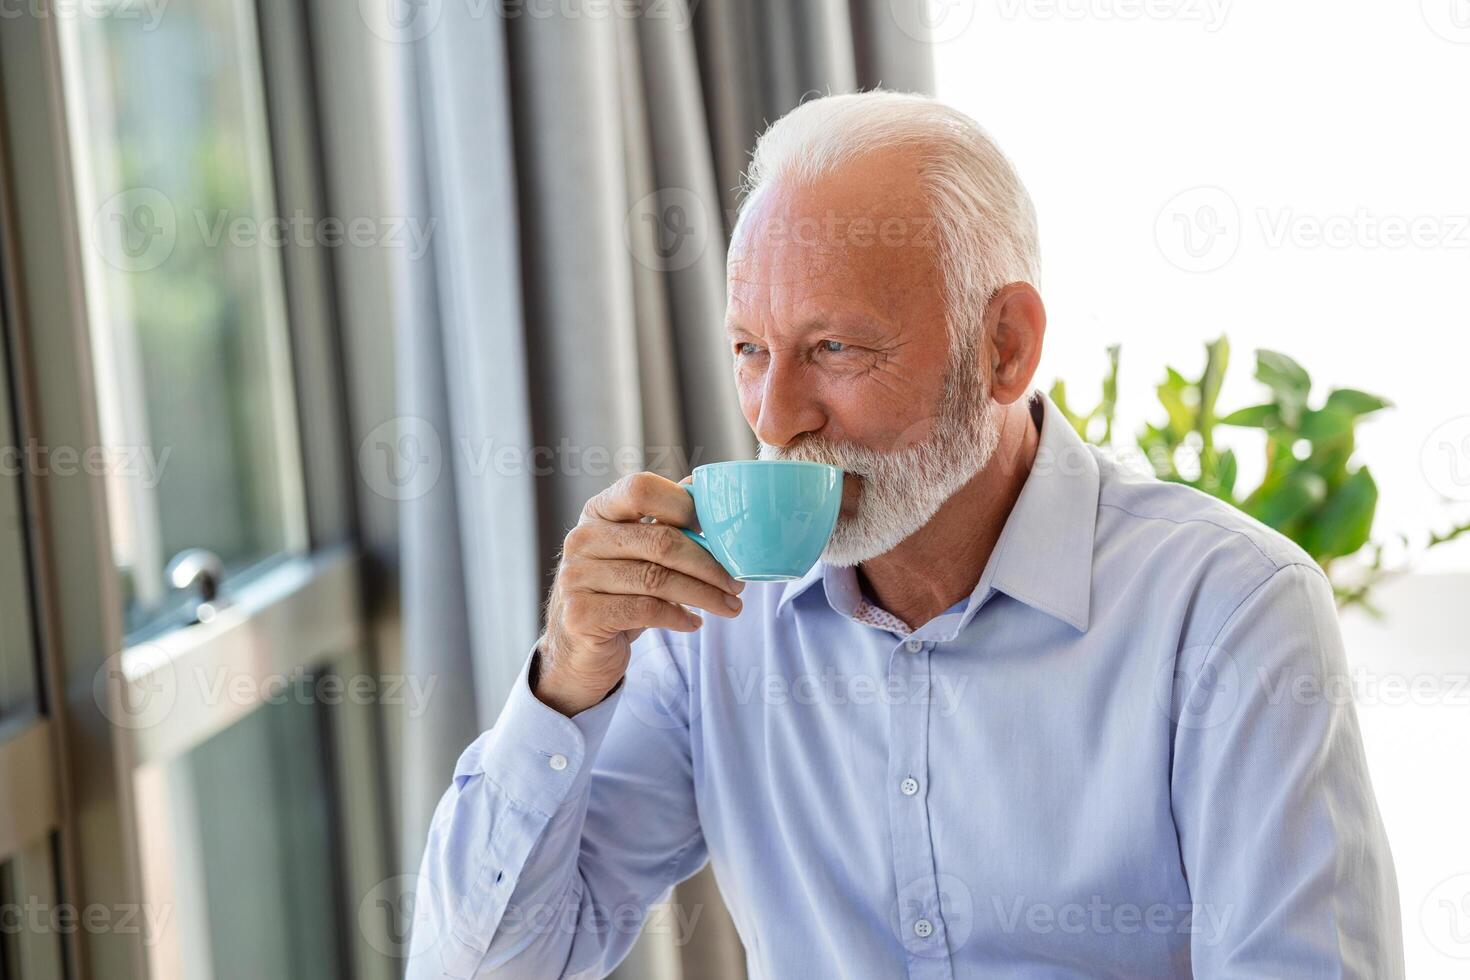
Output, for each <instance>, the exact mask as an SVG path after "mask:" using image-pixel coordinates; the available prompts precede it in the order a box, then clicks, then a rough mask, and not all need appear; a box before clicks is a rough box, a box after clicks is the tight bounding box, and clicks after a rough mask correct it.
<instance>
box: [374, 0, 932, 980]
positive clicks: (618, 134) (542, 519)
mask: <svg viewBox="0 0 1470 980" xmlns="http://www.w3.org/2000/svg"><path fill="white" fill-rule="evenodd" d="M909 2H911V0H892V2H889V0H811V2H804V3H788V2H781V0H746V2H741V0H699V2H697V3H695V4H694V9H693V11H691V10H690V8H689V6H688V4H687V3H686V2H685V0H673V2H663V0H660V2H658V3H649V4H648V5H647V7H646V9H645V10H644V12H643V14H642V16H638V17H628V16H623V15H620V14H619V13H618V11H620V10H625V9H626V8H625V7H623V6H622V5H619V4H611V5H610V4H606V3H597V2H589V3H586V4H584V3H582V2H579V0H562V2H561V3H560V4H558V7H557V11H556V12H555V13H554V14H551V15H546V14H545V12H544V11H543V12H542V14H540V15H531V14H530V13H529V11H530V8H529V7H527V8H525V10H524V11H523V13H522V15H520V16H509V15H507V16H504V17H496V16H484V11H483V10H480V9H478V8H477V7H476V5H473V4H444V5H443V6H442V8H440V14H439V20H438V23H437V25H436V27H435V29H433V30H431V31H429V32H428V33H427V34H426V35H425V36H424V37H423V38H422V39H421V40H418V41H417V42H415V43H414V44H413V45H412V61H413V64H414V66H415V69H414V72H413V75H412V78H411V79H410V81H411V82H412V83H413V84H415V85H416V86H417V88H418V90H419V91H418V107H419V115H420V116H421V119H422V127H421V132H417V133H415V132H414V129H413V127H411V126H410V127H406V128H405V133H406V134H408V136H409V138H410V139H413V138H415V137H416V138H418V139H419V144H420V145H421V147H422V152H421V154H420V156H419V158H418V160H419V165H420V167H421V168H422V169H421V177H422V184H423V186H422V199H423V200H424V201H425V202H426V207H427V210H428V212H429V217H430V218H431V220H433V221H435V222H436V224H435V229H436V230H435V234H434V237H433V251H432V262H430V263H417V264H415V265H414V266H413V267H412V268H411V269H410V270H409V273H408V274H409V275H411V276H417V277H418V279H419V282H418V284H417V288H418V289H419V290H420V291H422V292H424V293H426V294H427V295H425V296H423V297H422V301H421V302H419V303H417V304H416V311H417V315H416V316H413V317H405V319H404V323H403V325H402V327H401V330H402V334H401V336H400V338H399V344H398V351H399V383H400V388H401V391H400V395H399V397H400V400H401V406H402V416H403V417H402V418H401V419H400V420H399V421H400V423H401V425H400V428H404V427H406V429H407V430H409V431H412V432H415V433H418V434H420V435H422V434H423V433H424V432H427V433H430V434H432V435H433V436H434V437H436V438H437V439H438V440H439V446H440V450H439V451H440V454H441V457H442V460H443V463H444V466H443V472H442V474H441V475H440V477H439V478H438V479H437V480H436V481H435V482H434V483H433V485H432V487H430V488H429V489H428V490H426V491H423V492H419V493H417V494H416V495H414V496H412V497H411V498H409V499H405V500H403V501H401V503H400V507H401V508H402V533H403V535H404V540H403V542H402V550H401V554H402V561H403V564H402V568H401V578H402V582H401V595H402V601H403V606H404V609H403V624H404V625H403V629H404V661H405V667H406V670H407V671H409V672H411V673H412V674H414V675H417V676H418V677H420V678H421V679H423V680H424V681H425V682H428V681H429V680H435V681H436V684H437V686H436V688H435V691H436V695H435V698H434V702H433V711H432V712H427V713H425V714H424V715H422V716H420V717H416V718H408V719H404V722H403V724H404V762H403V767H404V778H403V780H402V785H403V800H402V806H403V833H402V854H401V860H402V863H403V865H404V866H405V867H406V868H409V869H411V868H413V867H415V866H416V864H417V859H418V856H419V854H420V853H421V848H422V844H423V837H424V834H425V832H426V830H427V826H428V822H429V819H430V817H431V815H432V812H433V808H434V806H435V804H436V803H437V801H438V798H439V796H440V794H441V793H442V792H443V789H444V787H445V786H446V785H447V784H448V780H449V776H450V773H451V771H452V767H453V764H454V761H455V759H456V758H457V757H458V754H459V753H460V751H462V749H463V748H464V746H465V745H467V744H468V743H469V741H471V740H472V739H473V738H474V737H475V736H476V735H477V734H478V733H479V732H480V731H481V730H483V729H484V728H485V727H488V726H489V725H491V724H493V722H494V720H495V717H496V715H497V713H498V709H499V706H500V704H501V702H502V701H503V699H504V697H505V694H506V692H507V691H508V689H509V685H510V683H511V682H512V681H513V679H514V677H515V673H516V669H517V668H518V667H519V665H520V662H521V659H522V658H523V657H524V656H525V654H526V652H527V651H528V650H529V648H530V645H531V643H532V642H533V641H534V639H535V637H536V635H537V633H538V632H539V629H540V623H539V609H540V603H541V600H542V599H543V597H544V593H545V590H546V588H547V586H548V585H549V582H550V574H551V572H552V570H553V568H554V560H555V557H556V553H557V550H558V549H559V547H560V545H561V542H562V539H563V537H564V536H565V533H566V531H567V530H568V529H569V528H570V527H571V526H572V525H573V524H574V523H575V522H576V519H577V517H578V515H579V513H580V511H581V508H582V505H583V504H584V503H585V501H586V500H587V498H588V497H590V496H592V495H593V494H594V493H596V492H598V491H599V490H601V489H602V488H603V487H605V486H607V485H608V484H609V483H611V482H613V480H615V479H616V478H617V477H618V476H619V475H621V474H622V473H623V472H626V471H628V469H629V468H630V464H635V465H632V466H631V468H635V469H636V468H649V469H654V470H657V471H659V472H662V473H663V474H664V475H666V476H669V477H671V478H678V477H681V476H683V475H684V474H685V473H687V472H688V470H689V469H690V468H692V467H693V466H695V465H698V464H699V463H701V462H709V461H713V460H718V459H727V458H749V457H750V456H752V455H753V453H754V449H755V441H754V437H753V436H752V434H751V433H750V431H749V429H748V427H747V426H746V425H745V423H744V420H743V418H742V417H741V414H740V411H739V407H738V404H737V402H736V399H735V393H734V389H733V386H732V384H731V382H730V374H729V358H728V355H727V354H726V352H725V349H724V336H723V319H724V305H725V283H724V262H725V246H726V241H727V237H728V234H729V230H730V227H731V223H732V220H733V216H734V209H735V207H736V205H737V203H738V199H737V190H738V186H739V182H740V175H741V173H742V171H743V170H744V168H745V166H746V164H747V162H748V159H749V156H748V155H749V152H750V150H751V148H752V147H753V145H754V142H755V138H756V136H757V135H758V134H759V132H760V131H761V129H763V128H764V126H765V125H766V124H767V123H768V122H770V121H773V120H774V119H776V118H777V117H779V116H780V115H781V114H783V113H785V112H786V111H788V110H789V109H791V108H792V107H794V106H795V105H797V104H798V103H799V102H800V101H801V100H802V99H803V98H806V97H811V96H813V95H816V94H825V93H828V92H844V91H851V90H853V89H855V88H857V87H858V86H860V85H862V86H870V85H873V84H876V83H877V82H878V81H880V80H881V81H883V82H885V83H887V84H888V86H889V87H895V88H904V89H909V90H924V89H927V88H928V87H929V84H930V79H931V77H932V68H931V67H930V65H929V53H928V51H927V49H926V48H925V47H924V46H923V45H922V44H921V43H919V42H916V41H913V40H912V39H911V38H907V36H906V35H903V33H902V31H901V30H900V28H899V26H898V20H899V19H900V18H896V17H895V16H894V14H893V8H894V5H895V4H900V3H909ZM912 2H913V3H915V4H918V3H921V2H922V0H912ZM506 9H507V10H511V9H515V8H511V7H507V8H506ZM410 111H411V110H410ZM507 462H509V465H507ZM673 900H674V901H679V902H682V903H683V904H685V905H686V906H688V907H689V908H690V909H698V910H699V913H700V914H699V915H698V917H697V919H696V920H695V921H696V922H697V923H698V925H697V927H696V929H695V930H694V933H693V935H692V936H691V937H680V938H682V939H684V940H686V941H685V942H684V943H683V944H681V945H676V943H675V937H671V936H667V935H665V936H652V935H648V936H645V937H643V939H641V940H640V942H639V944H638V946H637V947H635V950H634V952H633V953H632V954H631V955H630V958H629V960H628V961H627V962H626V963H625V964H624V966H623V967H622V968H621V969H620V970H619V973H618V976H621V977H630V978H632V977H636V978H638V980H695V978H697V980H723V978H734V977H739V976H743V975H744V959H743V953H742V950H741V946H740V942H739V939H738V937H737V935H736V934H735V931H734V927H733V924H732V923H731V921H730V919H729V917H728V915H727V914H726V913H725V912H724V909H723V906H722V905H721V903H720V899H719V894H718V890H717V888H716V886H715V884H714V881H713V876H712V875H711V874H710V872H709V870H708V869H706V870H705V871H704V872H701V873H700V874H699V875H697V876H695V878H692V879H690V881H688V882H686V883H684V884H683V885H681V886H679V888H678V889H676V891H675V894H674V897H673ZM666 921H678V920H666ZM686 921H687V918H686Z"/></svg>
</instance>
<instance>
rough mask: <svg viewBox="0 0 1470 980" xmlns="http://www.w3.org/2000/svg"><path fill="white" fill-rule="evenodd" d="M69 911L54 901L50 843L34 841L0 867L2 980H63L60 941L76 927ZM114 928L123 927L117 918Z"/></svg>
mask: <svg viewBox="0 0 1470 980" xmlns="http://www.w3.org/2000/svg"><path fill="white" fill-rule="evenodd" d="M73 911H74V907H73V906H71V905H68V904H66V903H63V902H60V901H58V900H57V891H56V842H55V840H54V839H49V838H43V839H41V840H38V841H36V842H34V843H33V844H31V845H29V846H27V847H25V848H23V849H22V850H21V852H20V853H18V854H15V855H12V856H11V858H10V859H9V860H8V861H4V862H0V980H62V978H63V977H65V976H66V973H65V965H64V964H65V957H64V953H63V940H62V937H63V935H64V934H65V932H66V930H67V929H69V928H73V927H74V925H73V924H74V920H73V918H72V915H73ZM93 921H94V924H99V925H100V926H101V927H107V926H109V925H113V924H114V923H113V920H112V919H108V920H106V921H105V922H102V923H97V920H96V919H94V920H93ZM116 926H117V927H118V928H123V927H125V924H124V923H123V922H122V919H121V916H119V917H118V920H117V922H116Z"/></svg>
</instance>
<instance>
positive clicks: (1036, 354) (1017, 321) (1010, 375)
mask: <svg viewBox="0 0 1470 980" xmlns="http://www.w3.org/2000/svg"><path fill="white" fill-rule="evenodd" d="M1045 337H1046V306H1045V305H1044V304H1043V303H1042V302H1041V294H1040V293H1038V292H1037V291H1036V287H1034V286H1032V285H1031V284H1030V283H1028V282H1013V283H1010V284H1009V285H1005V286H1002V287H1000V288H999V289H997V290H996V291H995V295H993V296H991V297H990V302H989V303H988V304H986V307H985V353H986V356H988V357H989V358H990V364H989V365H988V367H989V369H990V371H989V376H990V397H991V398H993V399H995V400H996V401H997V402H1000V403H1001V404H1002V405H1009V404H1011V403H1012V402H1014V401H1016V400H1017V399H1019V398H1022V397H1024V396H1025V395H1027V394H1028V393H1029V392H1030V391H1031V380H1032V378H1033V377H1035V375H1036V365H1037V364H1038V363H1040V361H1041V342H1042V340H1043V339H1044V338H1045Z"/></svg>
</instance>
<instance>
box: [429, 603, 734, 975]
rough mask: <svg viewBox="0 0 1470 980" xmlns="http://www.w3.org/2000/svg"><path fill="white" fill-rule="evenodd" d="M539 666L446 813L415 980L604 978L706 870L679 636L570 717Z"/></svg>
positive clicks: (645, 642)
mask: <svg viewBox="0 0 1470 980" xmlns="http://www.w3.org/2000/svg"><path fill="white" fill-rule="evenodd" d="M535 656H536V654H535V653H534V652H533V653H532V656H531V658H530V659H528V661H527V664H526V666H525V667H523V668H522V670H521V673H520V676H519V677H518V679H517V681H516V684H515V687H514V689H513V690H512V692H511V694H510V697H509V698H508V699H507V701H506V704H505V706H504V708H503V709H502V711H501V714H500V718H499V720H497V722H496V723H495V727H494V728H492V729H490V730H489V731H488V732H486V733H484V734H483V735H481V736H480V737H479V738H478V739H477V740H476V741H475V742H474V743H473V744H471V745H470V747H469V748H468V749H467V750H466V751H465V752H464V754H463V756H461V758H460V760H459V763H458V765H457V766H456V767H455V772H454V778H453V782H452V783H451V785H450V787H449V789H448V791H447V792H446V793H445V794H444V797H443V798H442V799H441V800H440V802H439V805H438V808H437V809H436V810H435V813H434V818H433V821H432V823H431V825H430V830H429V837H428V841H427V844H426V846H425V853H424V858H423V863H422V866H421V870H420V874H419V878H418V881H417V883H416V892H415V907H414V914H413V930H414V931H413V939H412V945H411V947H410V951H409V964H408V969H407V972H406V976H407V978H408V980H421V978H428V977H456V978H468V977H528V978H531V977H534V978H536V980H545V978H549V977H594V976H596V977H600V976H605V975H606V974H608V973H610V972H611V971H612V969H613V968H614V967H615V966H616V965H617V964H618V962H619V961H621V960H622V958H623V957H624V956H625V955H627V952H628V950H629V949H630V948H631V947H632V945H633V942H634V940H636V939H637V937H638V934H639V931H640V929H641V927H642V923H643V920H644V918H645V916H646V914H647V910H648V907H649V906H650V905H651V904H653V903H654V902H656V901H658V900H659V898H660V897H661V896H662V894H663V893H665V892H667V891H668V889H669V888H671V887H672V886H673V885H674V884H676V883H677V882H679V881H682V880H683V879H685V878H687V877H689V876H690V875H692V874H693V873H694V872H696V871H698V870H699V868H700V867H702V866H703V865H704V863H705V861H706V860H707V852H706V849H705V845H704V838H703V835H702V834H701V833H700V830H699V822H698V816H697V813H696V811H695V805H694V789H693V772H692V764H691V760H690V751H689V724H688V721H689V711H688V705H689V693H688V686H687V684H686V683H685V682H684V679H685V677H686V676H687V675H686V674H685V669H686V667H685V665H683V664H680V663H678V662H676V660H675V657H674V654H673V653H672V652H671V649H670V646H669V642H668V639H667V638H666V637H664V636H663V634H662V632H661V631H657V630H648V631H645V632H644V633H643V635H642V636H640V637H639V639H638V641H637V642H636V643H635V644H634V648H633V655H632V657H631V658H630V663H629V670H628V674H627V675H626V676H625V678H624V680H623V683H622V684H621V685H620V686H619V687H618V688H617V689H616V690H615V691H614V692H613V693H612V694H610V695H609V696H608V697H607V698H606V699H604V700H603V701H602V702H601V703H599V704H597V705H594V706H593V707H591V708H588V709H587V710H585V711H583V712H581V713H580V714H577V715H575V716H573V717H571V718H568V717H566V716H564V715H562V714H561V713H559V712H557V711H556V710H554V709H552V708H550V707H548V706H547V705H545V704H543V703H542V702H541V701H540V700H539V699H538V698H537V697H536V696H535V694H533V693H532V692H531V688H530V683H529V671H530V667H531V663H532V661H533V660H534V659H535Z"/></svg>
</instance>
